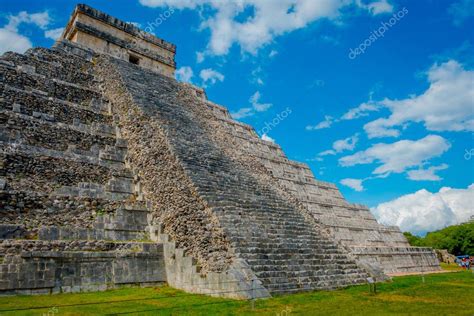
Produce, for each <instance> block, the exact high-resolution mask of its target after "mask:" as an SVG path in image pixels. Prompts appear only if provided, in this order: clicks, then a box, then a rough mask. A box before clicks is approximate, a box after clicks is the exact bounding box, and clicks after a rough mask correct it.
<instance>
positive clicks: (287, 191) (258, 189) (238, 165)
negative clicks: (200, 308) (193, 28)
mask: <svg viewBox="0 0 474 316" xmlns="http://www.w3.org/2000/svg"><path fill="white" fill-rule="evenodd" d="M175 50H176V47H175V46H174V45H173V44H170V43H168V42H166V41H164V40H162V39H159V38H157V37H155V36H153V35H151V34H148V33H145V32H143V31H141V30H139V29H138V28H136V27H135V26H133V25H131V24H127V23H125V22H122V21H120V20H118V19H116V18H114V17H111V16H109V15H107V14H105V13H103V12H99V11H97V10H95V9H93V8H90V7H88V6H86V5H78V6H77V7H76V8H75V10H74V12H73V14H72V16H71V19H70V21H69V23H68V25H67V26H66V28H65V30H64V33H63V35H62V37H61V39H60V40H58V41H57V42H56V44H55V45H54V47H53V48H51V49H45V48H33V49H30V50H28V51H27V52H26V53H25V54H17V53H11V52H10V53H5V54H4V55H3V56H2V57H0V91H1V96H0V104H1V109H0V111H1V112H0V121H1V127H0V142H1V146H0V250H1V251H0V294H35V293H59V292H79V291H98V290H105V289H110V288H117V287H122V286H132V285H133V286H156V285H160V284H164V283H168V284H170V285H171V286H173V287H176V288H179V289H184V290H186V291H189V292H193V293H206V294H209V295H216V296H227V297H235V298H253V297H268V296H270V295H273V294H282V293H292V292H299V291H306V290H315V289H333V288H338V287H344V286H348V285H352V284H361V283H365V282H367V278H368V277H369V276H376V277H377V278H378V279H384V278H386V277H387V274H390V273H396V272H414V271H430V270H437V269H439V263H438V261H437V259H436V256H435V255H434V253H433V251H432V250H431V249H427V248H415V247H410V246H409V244H408V242H407V240H406V239H405V237H404V236H403V234H402V233H401V232H400V230H399V229H398V228H397V227H386V226H383V225H381V224H379V223H377V221H376V220H375V218H374V217H373V215H372V214H371V213H370V212H369V210H368V209H367V208H366V207H364V206H362V205H358V204H351V203H349V202H347V201H346V200H345V199H344V198H343V197H342V195H341V194H340V192H339V190H338V189H337V188H336V186H335V185H334V184H331V183H326V182H322V181H319V180H316V179H315V178H314V176H313V174H312V173H311V171H310V169H309V168H308V166H307V165H305V164H302V163H299V162H294V161H291V160H289V159H288V158H287V157H286V156H285V154H284V153H283V151H282V150H281V148H280V147H279V146H278V145H276V144H273V143H271V142H267V141H265V140H262V139H260V138H259V137H258V135H257V134H256V132H255V131H254V130H253V128H252V127H250V126H248V125H246V124H242V123H240V122H237V121H235V120H233V119H232V118H231V117H230V115H229V112H228V111H227V109H226V108H225V107H222V106H220V105H217V104H215V103H212V102H211V101H209V100H207V98H206V94H205V91H204V90H202V89H201V88H198V87H195V86H192V85H190V84H185V83H181V82H178V81H176V80H175V79H174V70H175V68H176V65H175V61H174V56H175Z"/></svg>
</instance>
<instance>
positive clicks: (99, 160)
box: [0, 140, 129, 174]
mask: <svg viewBox="0 0 474 316" xmlns="http://www.w3.org/2000/svg"><path fill="white" fill-rule="evenodd" d="M117 141H119V140H117ZM118 146H119V145H118V144H117V143H116V144H115V146H114V147H109V146H106V147H105V149H102V150H101V149H100V148H97V147H92V148H91V149H92V150H91V151H85V150H80V149H77V148H76V147H75V146H70V147H68V149H67V150H66V151H57V150H52V149H46V148H42V147H37V146H29V145H24V144H22V143H21V140H17V141H15V140H13V141H10V142H3V141H0V153H2V154H4V155H20V156H25V157H30V158H32V159H36V158H40V157H45V158H42V159H46V158H51V159H60V160H67V161H72V162H76V163H84V164H90V165H97V166H101V167H106V168H109V169H111V170H112V171H113V172H118V174H127V173H126V172H129V171H127V170H128V169H126V167H125V156H126V148H123V147H118Z"/></svg>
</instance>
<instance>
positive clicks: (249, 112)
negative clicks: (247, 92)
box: [230, 108, 255, 120]
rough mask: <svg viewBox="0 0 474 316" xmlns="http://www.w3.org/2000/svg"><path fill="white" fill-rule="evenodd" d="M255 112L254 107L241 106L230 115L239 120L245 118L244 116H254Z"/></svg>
mask: <svg viewBox="0 0 474 316" xmlns="http://www.w3.org/2000/svg"><path fill="white" fill-rule="evenodd" d="M254 114H255V112H254V111H253V109H252V108H241V109H239V110H238V111H237V112H232V113H230V116H232V118H234V119H236V120H238V119H241V118H244V117H248V116H252V115H254Z"/></svg>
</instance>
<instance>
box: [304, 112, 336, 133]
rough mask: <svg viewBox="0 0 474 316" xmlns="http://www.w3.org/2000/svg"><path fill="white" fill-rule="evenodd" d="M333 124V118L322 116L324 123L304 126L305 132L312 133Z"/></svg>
mask: <svg viewBox="0 0 474 316" xmlns="http://www.w3.org/2000/svg"><path fill="white" fill-rule="evenodd" d="M334 122H335V120H334V118H333V117H332V116H329V115H325V116H324V121H321V122H319V123H318V124H316V125H308V126H306V130H307V131H314V130H318V129H323V128H329V127H331V125H332V124H333V123H334Z"/></svg>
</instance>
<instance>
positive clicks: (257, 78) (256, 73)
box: [250, 66, 264, 85]
mask: <svg viewBox="0 0 474 316" xmlns="http://www.w3.org/2000/svg"><path fill="white" fill-rule="evenodd" d="M251 75H252V78H251V80H250V82H252V83H255V84H257V85H263V84H264V82H263V79H262V76H263V69H262V67H260V66H258V67H257V68H255V69H254V70H252V74H251Z"/></svg>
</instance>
